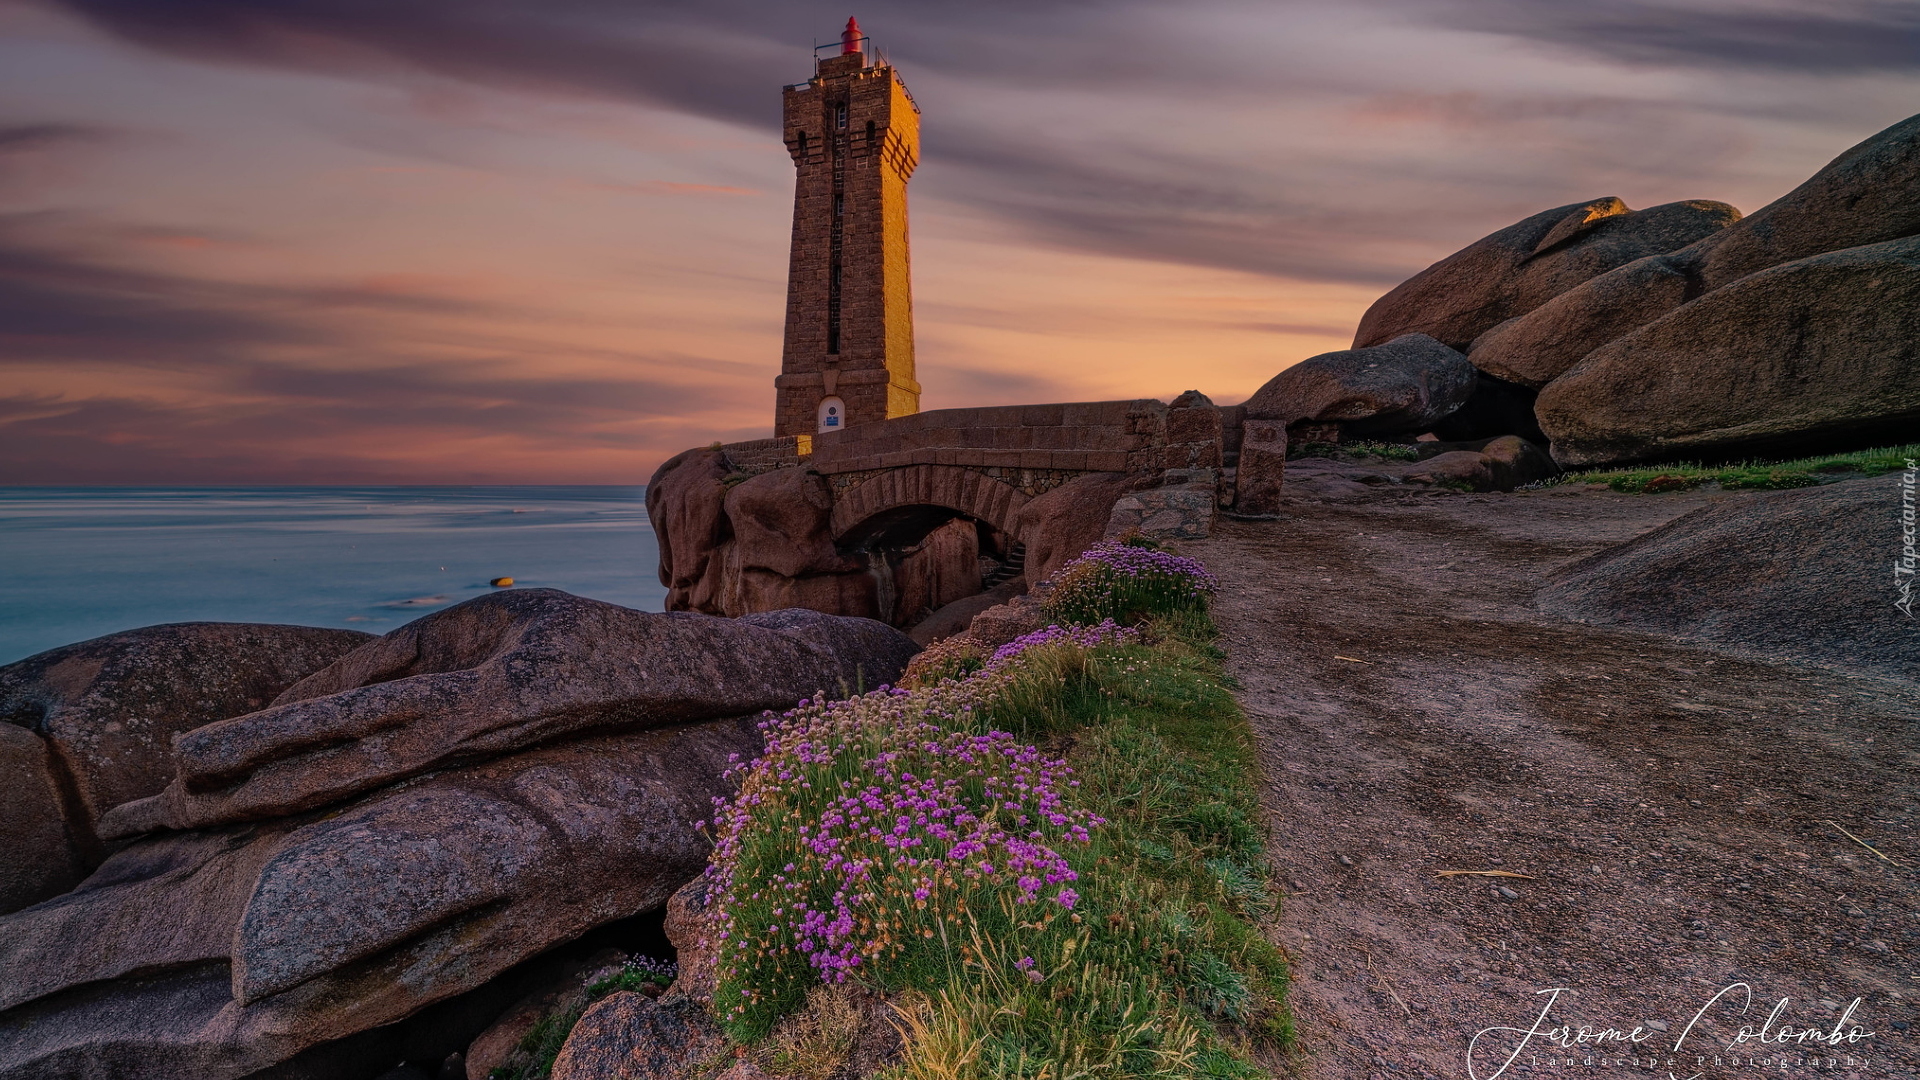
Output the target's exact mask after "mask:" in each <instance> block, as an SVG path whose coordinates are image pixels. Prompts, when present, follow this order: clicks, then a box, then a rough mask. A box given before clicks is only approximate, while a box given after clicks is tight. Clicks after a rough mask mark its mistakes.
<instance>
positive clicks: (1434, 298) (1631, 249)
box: [1353, 197, 1740, 352]
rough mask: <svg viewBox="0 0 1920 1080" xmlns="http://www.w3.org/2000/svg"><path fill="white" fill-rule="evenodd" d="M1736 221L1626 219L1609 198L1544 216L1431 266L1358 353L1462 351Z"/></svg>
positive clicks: (1717, 212) (1698, 207)
mask: <svg viewBox="0 0 1920 1080" xmlns="http://www.w3.org/2000/svg"><path fill="white" fill-rule="evenodd" d="M1739 219H1740V212H1739V211H1738V210H1735V209H1734V208H1733V207H1731V206H1728V205H1727V204H1725V203H1717V202H1706V201H1688V202H1677V203H1667V204H1665V205H1662V206H1655V207H1650V208H1648V209H1646V210H1638V211H1634V210H1628V209H1627V205H1626V204H1625V203H1623V202H1621V201H1620V200H1619V199H1616V198H1612V197H1608V198H1604V199H1595V200H1593V201H1592V202H1586V203H1576V204H1571V205H1568V206H1560V207H1555V208H1554V209H1552V210H1545V211H1542V212H1541V213H1538V214H1535V215H1533V216H1532V217H1529V218H1526V219H1525V220H1522V221H1519V222H1516V223H1515V224H1512V225H1509V226H1507V227H1506V228H1504V229H1501V230H1500V231H1499V232H1496V233H1493V234H1492V235H1490V236H1486V237H1483V238H1481V239H1480V240H1477V241H1475V242H1474V243H1472V244H1470V245H1468V246H1467V247H1465V248H1463V249H1461V250H1460V251H1457V252H1455V253H1454V254H1452V255H1449V256H1447V257H1446V258H1444V259H1442V260H1440V261H1439V262H1437V263H1434V264H1433V265H1432V266H1429V267H1427V268H1426V269H1425V270H1422V271H1421V272H1420V273H1418V274H1415V275H1414V276H1413V277H1411V278H1408V279H1407V280H1406V281H1404V282H1402V283H1401V284H1400V285H1399V286H1398V287H1396V288H1394V289H1393V291H1391V292H1389V293H1387V294H1386V295H1385V296H1383V297H1381V298H1380V299H1379V300H1376V301H1375V302H1374V304H1373V306H1372V307H1370V308H1368V309H1367V312H1366V314H1365V315H1363V316H1362V317H1361V319H1360V328H1359V331H1358V332H1357V333H1355V335H1354V338H1353V344H1354V346H1355V347H1356V348H1358V347H1365V346H1369V345H1379V344H1383V343H1385V342H1387V341H1390V340H1392V339H1393V338H1396V337H1400V336H1402V335H1404V334H1426V335H1427V336H1429V337H1432V338H1435V339H1438V340H1439V341H1442V342H1444V343H1446V344H1447V345H1450V346H1452V347H1453V348H1455V349H1459V350H1461V351H1463V352H1464V351H1466V349H1467V347H1468V345H1469V344H1470V343H1471V342H1472V341H1473V340H1474V339H1475V338H1477V337H1479V336H1480V335H1481V334H1483V333H1485V332H1486V331H1488V330H1490V329H1492V328H1493V327H1494V326H1496V325H1498V324H1499V323H1502V322H1504V321H1506V320H1508V319H1511V318H1514V317H1516V316H1519V315H1524V314H1525V313H1527V312H1529V311H1532V310H1533V309H1534V308H1537V307H1539V306H1540V305H1541V304H1544V303H1546V302H1547V301H1548V300H1551V299H1552V298H1553V297H1555V296H1558V295H1560V294H1561V293H1563V292H1566V291H1567V290H1568V289H1571V288H1573V287H1574V286H1576V285H1579V284H1581V283H1582V282H1584V281H1587V280H1589V279H1591V278H1594V277H1598V276H1599V275H1601V274H1604V273H1606V272H1607V271H1609V270H1612V269H1614V268H1615V267H1618V266H1624V265H1626V264H1627V263H1630V262H1633V261H1635V260H1637V259H1642V258H1645V257H1647V256H1649V255H1659V254H1664V253H1666V252H1670V251H1676V250H1678V249H1680V248H1684V247H1686V246H1688V245H1689V244H1693V243H1695V242H1697V241H1700V240H1701V239H1702V238H1703V237H1707V236H1711V235H1713V234H1715V233H1718V232H1719V231H1720V230H1722V229H1724V228H1726V227H1727V226H1728V225H1729V224H1730V223H1732V222H1735V221H1738V220H1739Z"/></svg>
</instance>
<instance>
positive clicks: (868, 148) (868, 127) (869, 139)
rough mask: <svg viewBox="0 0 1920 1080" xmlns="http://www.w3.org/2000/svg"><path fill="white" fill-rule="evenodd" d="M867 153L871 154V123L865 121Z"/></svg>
mask: <svg viewBox="0 0 1920 1080" xmlns="http://www.w3.org/2000/svg"><path fill="white" fill-rule="evenodd" d="M867 153H869V154H871V153H873V121H871V120H869V121H867Z"/></svg>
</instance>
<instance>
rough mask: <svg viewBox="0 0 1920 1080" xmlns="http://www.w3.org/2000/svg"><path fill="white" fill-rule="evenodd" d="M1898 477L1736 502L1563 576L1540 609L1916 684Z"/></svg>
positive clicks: (1916, 627) (1917, 631) (1915, 638)
mask: <svg viewBox="0 0 1920 1080" xmlns="http://www.w3.org/2000/svg"><path fill="white" fill-rule="evenodd" d="M1901 480H1902V478H1901V476H1900V475H1899V474H1895V475H1893V476H1886V477H1879V478H1875V479H1871V480H1850V481H1846V482H1844V483H1838V484H1833V485H1830V486H1826V487H1820V488H1806V489H1802V490H1798V491H1779V492H1765V493H1756V494H1753V495H1739V496H1729V497H1727V498H1726V499H1725V500H1724V501H1722V502H1719V503H1717V504H1716V505H1713V506H1709V507H1706V508H1704V509H1701V510H1696V511H1694V512H1693V513H1691V514H1687V515H1686V516H1684V517H1681V518H1678V519H1676V520H1674V521H1671V522H1669V523H1667V524H1666V525H1663V526H1661V527H1660V528H1657V529H1654V530H1653V531H1651V532H1648V533H1645V534H1643V535H1641V536H1638V537H1636V538H1634V539H1632V540H1629V541H1627V542H1626V543H1624V544H1618V545H1615V546H1614V547H1610V548H1607V549H1605V550H1603V551H1600V552H1598V553H1596V554H1594V555H1591V556H1589V557H1587V558H1585V559H1582V560H1580V561H1579V562H1576V563H1574V564H1572V565H1570V566H1568V567H1566V568H1564V569H1562V570H1560V571H1558V572H1557V573H1555V574H1554V575H1553V577H1552V579H1551V580H1550V581H1549V582H1548V584H1547V585H1546V587H1544V588H1543V589H1541V590H1540V592H1539V593H1538V594H1537V595H1536V597H1535V602H1536V603H1537V604H1538V605H1539V606H1540V607H1541V608H1542V609H1543V610H1545V611H1547V612H1549V613H1551V614H1554V615H1559V616H1561V617H1563V618H1568V619H1575V620H1578V621H1580V622H1587V623H1593V624H1596V625H1602V626H1616V627H1622V628H1627V629H1634V630H1646V631H1651V632H1655V633H1662V634H1671V635H1674V636H1677V637H1686V638H1695V639H1700V640H1704V641H1708V642H1713V643H1718V644H1721V645H1725V646H1731V647H1734V648H1737V649H1741V650H1748V651H1753V652H1758V653H1763V654H1767V655H1771V656H1781V657H1786V658H1789V659H1795V660H1801V661H1810V662H1814V663H1819V664H1827V665H1832V666H1835V667H1838V668H1841V669H1843V670H1845V671H1848V672H1861V671H1873V672H1878V673H1880V674H1884V675H1891V676H1896V677H1900V678H1906V679H1915V678H1920V624H1917V623H1916V622H1915V620H1914V619H1913V618H1912V617H1911V616H1909V615H1908V614H1906V613H1905V612H1903V611H1902V610H1900V609H1899V608H1897V607H1896V606H1895V604H1896V602H1898V601H1899V600H1900V599H1901V596H1902V594H1901V592H1900V589H1899V583H1900V582H1901V581H1903V580H1904V581H1906V582H1907V583H1908V584H1909V587H1911V583H1912V582H1913V580H1914V578H1913V576H1912V574H1911V573H1909V574H1908V575H1906V576H1904V577H1903V576H1902V575H1901V574H1899V573H1898V572H1896V571H1894V570H1893V566H1894V563H1895V561H1896V560H1897V559H1900V558H1901V556H1902V551H1903V547H1904V541H1903V539H1902V534H1901V518H1900V512H1901V490H1902V489H1901ZM1909 565H1910V564H1909ZM1910 569H1911V565H1910Z"/></svg>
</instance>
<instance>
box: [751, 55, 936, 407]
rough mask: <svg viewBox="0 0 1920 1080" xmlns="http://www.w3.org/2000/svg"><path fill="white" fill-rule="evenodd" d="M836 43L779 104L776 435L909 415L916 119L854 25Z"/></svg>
mask: <svg viewBox="0 0 1920 1080" xmlns="http://www.w3.org/2000/svg"><path fill="white" fill-rule="evenodd" d="M842 40H843V41H844V42H845V45H844V46H843V49H844V50H845V51H843V52H842V53H841V55H838V56H834V57H832V58H830V59H827V60H823V61H821V62H820V64H819V65H818V66H819V71H818V73H817V74H815V75H814V77H813V78H811V79H809V80H807V81H806V82H804V83H801V84H799V85H797V86H789V87H787V88H786V92H785V116H786V140H787V150H788V152H789V153H790V154H791V155H792V157H793V163H794V167H795V169H796V170H797V175H796V176H795V179H794V191H793V258H792V262H791V264H790V267H789V270H788V276H787V334H786V346H785V348H784V350H783V351H782V354H781V358H780V376H779V378H777V379H775V380H774V388H775V404H774V434H775V435H806V434H812V433H815V432H821V431H834V430H838V429H840V428H842V427H847V426H850V425H854V424H863V423H869V422H871V421H874V420H884V419H886V418H888V417H894V416H905V415H907V414H909V413H915V412H919V411H920V384H919V382H918V381H916V380H915V379H914V373H913V296H912V291H911V287H910V285H909V282H908V260H907V179H908V178H909V177H911V176H912V175H913V170H914V167H915V166H916V165H918V164H919V162H920V110H919V107H918V106H916V105H914V103H913V98H912V97H910V96H909V95H908V94H907V87H906V84H905V83H902V82H901V81H900V76H899V75H898V74H897V73H896V72H895V71H894V69H893V68H892V67H891V66H889V65H888V64H886V63H884V62H876V61H875V60H874V58H873V57H872V56H870V55H869V50H866V49H865V48H864V46H865V39H864V38H861V37H860V35H859V27H858V26H857V25H856V24H853V23H852V22H851V21H850V22H849V24H848V31H847V34H846V35H845V36H844V37H843V39H842Z"/></svg>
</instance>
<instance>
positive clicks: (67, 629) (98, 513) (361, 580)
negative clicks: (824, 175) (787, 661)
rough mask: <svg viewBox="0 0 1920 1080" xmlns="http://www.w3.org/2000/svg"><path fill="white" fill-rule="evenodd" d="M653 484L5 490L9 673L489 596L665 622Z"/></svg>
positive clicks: (2, 530)
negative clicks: (126, 639) (550, 592)
mask: <svg viewBox="0 0 1920 1080" xmlns="http://www.w3.org/2000/svg"><path fill="white" fill-rule="evenodd" d="M645 498H646V489H645V488H642V487H367V488H344V487H332V488H300V487H285V488H263V487H234V488H171V489H169V488H0V664H6V663H11V662H13V661H15V660H18V659H20V658H22V657H25V656H30V655H32V654H34V653H37V652H41V651H43V650H46V649H50V648H53V647H54V646H56V645H65V644H67V643H69V642H74V641H82V640H85V639H86V638H90V637H98V636H99V635H101V634H110V633H113V632H114V631H116V630H127V629H131V628H133V627H136V626H149V625H152V624H154V623H163V622H186V621H189V620H199V619H214V620H220V621H227V622H267V623H300V624H304V625H307V626H343V627H349V628H352V629H356V630H366V631H368V632H371V633H376V634H378V633H385V632H386V631H389V630H392V629H393V628H395V627H397V626H399V625H401V624H402V623H406V622H408V621H411V620H413V619H416V618H419V617H420V616H421V615H424V614H427V613H428V612H431V611H437V610H439V609H441V608H443V607H446V606H447V605H449V604H457V603H459V602H460V601H462V600H467V599H470V598H472V597H475V596H479V595H481V594H482V593H485V592H488V591H490V587H489V586H488V584H487V582H488V581H490V580H491V579H493V578H497V577H511V578H513V579H514V581H515V582H516V583H517V584H518V586H521V587H547V588H554V589H565V590H566V591H568V592H571V593H577V594H579V595H581V596H591V597H593V598H595V599H597V600H606V601H609V602H612V603H615V604H622V605H625V606H627V607H633V608H640V609H643V610H647V611H658V610H660V608H661V604H662V602H663V601H664V599H665V597H666V590H665V589H663V588H661V586H660V581H659V579H658V578H657V577H656V576H655V572H654V567H655V562H656V558H657V556H656V549H655V547H654V541H653V530H652V528H650V527H649V526H648V524H647V511H646V503H645Z"/></svg>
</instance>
